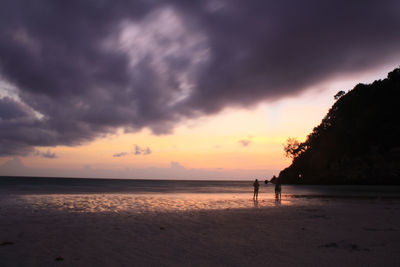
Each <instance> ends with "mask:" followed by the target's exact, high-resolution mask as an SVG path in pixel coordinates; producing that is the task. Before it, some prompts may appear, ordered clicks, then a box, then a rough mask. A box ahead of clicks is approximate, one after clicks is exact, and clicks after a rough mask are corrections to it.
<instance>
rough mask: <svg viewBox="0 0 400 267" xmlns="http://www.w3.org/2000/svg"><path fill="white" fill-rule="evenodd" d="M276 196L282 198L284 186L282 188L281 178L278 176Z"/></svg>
mask: <svg viewBox="0 0 400 267" xmlns="http://www.w3.org/2000/svg"><path fill="white" fill-rule="evenodd" d="M275 198H276V199H281V198H282V188H281V179H279V178H277V179H276V183H275Z"/></svg>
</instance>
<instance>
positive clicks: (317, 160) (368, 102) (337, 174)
mask: <svg viewBox="0 0 400 267" xmlns="http://www.w3.org/2000/svg"><path fill="white" fill-rule="evenodd" d="M334 97H335V99H336V102H335V104H334V105H333V106H332V107H331V108H330V110H329V112H328V114H327V115H326V116H325V117H324V118H323V120H322V122H321V124H320V125H318V126H317V127H315V128H314V130H313V131H312V133H310V134H309V135H308V136H307V139H306V141H304V142H303V143H301V142H298V141H297V140H296V139H293V138H289V139H288V142H287V144H286V145H285V147H284V150H285V152H286V154H287V155H288V156H291V157H293V162H292V164H291V165H290V166H289V167H288V168H286V169H284V170H283V171H281V173H280V175H279V177H280V178H281V179H282V182H283V183H291V184H400V68H397V69H395V70H393V71H392V72H390V73H389V74H388V76H387V78H386V79H384V80H377V81H375V82H373V83H372V84H367V85H366V84H358V85H356V86H355V87H354V88H353V89H352V90H350V91H348V92H347V93H346V92H344V91H340V92H338V94H336V95H335V96H334Z"/></svg>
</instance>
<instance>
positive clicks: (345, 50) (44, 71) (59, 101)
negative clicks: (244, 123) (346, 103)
mask: <svg viewBox="0 0 400 267" xmlns="http://www.w3.org/2000/svg"><path fill="white" fill-rule="evenodd" d="M399 13H400V4H399V2H398V1H396V0H393V1H390V0H388V1H384V2H379V1H372V0H367V1H362V2H357V1H356V2H349V1H334V2H332V1H331V2H329V3H327V2H326V1H317V0H309V1H301V3H300V2H299V1H279V2H278V1H265V0H258V1H257V0H256V1H252V2H251V3H248V2H246V1H239V0H232V1H218V0H210V1H203V0H202V1H178V0H176V1H122V0H121V1H107V0H105V1H77V0H72V1H50V0H38V1H34V2H32V3H30V2H26V1H22V0H4V1H1V3H0V85H2V84H10V86H11V89H10V88H2V87H1V86H0V156H5V155H17V154H20V155H23V154H27V153H32V152H34V147H37V146H55V145H78V144H80V143H82V142H86V141H90V140H93V139H94V138H96V137H99V136H102V135H104V134H109V133H114V132H115V131H116V129H117V128H121V127H122V128H124V129H125V130H126V131H137V130H140V129H142V128H144V127H147V128H149V129H151V130H152V131H153V132H154V133H155V134H164V133H170V132H171V131H172V130H173V128H174V126H175V125H176V124H177V123H179V122H180V121H181V120H184V119H187V118H193V117H196V116H200V115H204V114H214V113H216V112H219V111H220V110H221V109H223V108H225V107H228V106H242V107H246V106H251V105H253V104H255V103H258V102H259V101H263V100H268V99H278V98H281V97H285V96H288V95H291V94H294V93H297V92H299V91H301V90H304V89H305V88H307V87H309V86H312V85H315V84H318V83H320V82H322V81H324V80H327V79H330V78H332V77H334V76H336V75H340V74H343V73H352V72H358V71H363V70H367V69H370V68H373V67H374V66H377V65H379V64H383V63H385V62H387V61H389V60H393V58H394V57H398V56H399V50H398V47H400V16H398V14H399Z"/></svg>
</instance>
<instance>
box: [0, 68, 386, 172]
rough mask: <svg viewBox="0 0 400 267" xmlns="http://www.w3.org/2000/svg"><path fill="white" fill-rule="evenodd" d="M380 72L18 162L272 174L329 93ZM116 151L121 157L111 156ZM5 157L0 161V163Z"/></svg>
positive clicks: (323, 108) (318, 115) (316, 118)
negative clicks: (138, 151) (166, 130)
mask: <svg viewBox="0 0 400 267" xmlns="http://www.w3.org/2000/svg"><path fill="white" fill-rule="evenodd" d="M385 71H386V69H384V70H380V71H378V72H375V73H373V74H371V73H368V74H363V76H357V77H353V78H343V79H339V80H335V81H331V82H329V83H326V84H323V85H321V86H319V87H316V88H310V89H309V90H307V91H305V92H304V93H302V94H301V95H297V96H292V97H290V98H284V99H281V100H277V101H274V102H269V103H262V104H259V105H258V106H256V107H253V108H249V109H245V108H240V109H239V108H236V109H234V108H229V109H225V110H223V111H222V112H220V113H219V114H218V115H215V116H208V117H207V116H205V117H201V118H198V119H192V120H188V121H183V122H181V123H180V124H179V126H177V127H176V128H175V129H174V131H173V132H172V133H171V134H165V135H154V134H152V133H151V132H150V131H149V130H148V129H143V130H141V131H140V132H135V133H124V131H123V129H119V130H118V131H117V133H116V134H110V135H108V136H105V137H102V138H97V139H96V140H94V141H92V142H88V143H85V144H82V145H80V146H73V147H68V146H57V147H37V150H38V151H42V152H46V151H51V152H52V153H55V154H56V155H57V157H56V158H51V159H50V158H44V157H40V156H38V155H34V154H33V155H30V156H27V157H23V158H22V162H23V164H24V165H25V166H27V167H29V168H43V166H46V168H51V169H53V170H60V176H62V173H63V172H62V170H66V169H81V168H94V169H106V170H110V171H112V170H114V171H117V170H123V169H146V168H170V166H171V162H177V163H178V164H180V165H181V166H183V167H184V168H187V169H218V170H221V171H228V170H275V171H273V172H274V173H277V172H278V171H279V170H282V169H284V168H285V167H287V166H288V165H290V163H291V159H290V158H287V157H285V155H284V153H283V144H284V143H285V142H286V140H287V138H288V137H296V138H297V139H298V140H300V141H303V140H305V138H306V136H307V135H308V134H309V133H310V132H311V131H312V129H313V127H315V126H316V125H318V124H319V123H320V121H321V119H322V118H323V117H324V116H325V114H326V113H327V111H328V109H329V107H330V106H331V105H332V104H333V102H334V99H333V95H334V94H335V93H336V92H337V91H338V90H346V89H349V88H352V87H353V86H354V85H355V83H354V81H355V80H363V79H364V80H366V79H367V78H368V77H374V78H369V79H375V78H376V77H379V75H382V76H384V75H383V73H385ZM381 73H382V74H381ZM366 82H368V80H366ZM135 145H138V146H140V147H142V148H147V147H148V148H149V149H150V150H151V154H148V155H143V154H142V155H135V154H134V146H135ZM119 153H122V156H120V157H115V156H114V155H116V154H119ZM10 159H11V157H8V158H1V159H0V164H3V163H5V162H7V161H8V160H10ZM78 173H79V172H78Z"/></svg>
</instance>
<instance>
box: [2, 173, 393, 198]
mask: <svg viewBox="0 0 400 267" xmlns="http://www.w3.org/2000/svg"><path fill="white" fill-rule="evenodd" d="M259 182H260V185H261V187H260V192H262V193H271V194H272V193H273V190H274V185H273V184H270V183H268V184H265V183H264V181H263V180H260V181H259ZM252 183H253V180H189V179H187V180H183V179H137V178H132V179H127V178H77V177H39V176H0V193H12V194H51V193H58V194H60V193H65V194H69V193H77V194H80V193H192V194H196V193H208V194H218V193H221V194H222V193H235V194H243V193H245V194H250V193H251V192H252V190H253V187H252ZM283 194H284V196H286V197H293V198H301V197H307V198H310V197H338V198H341V197H396V198H397V197H399V198H400V186H398V185H284V186H283Z"/></svg>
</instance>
